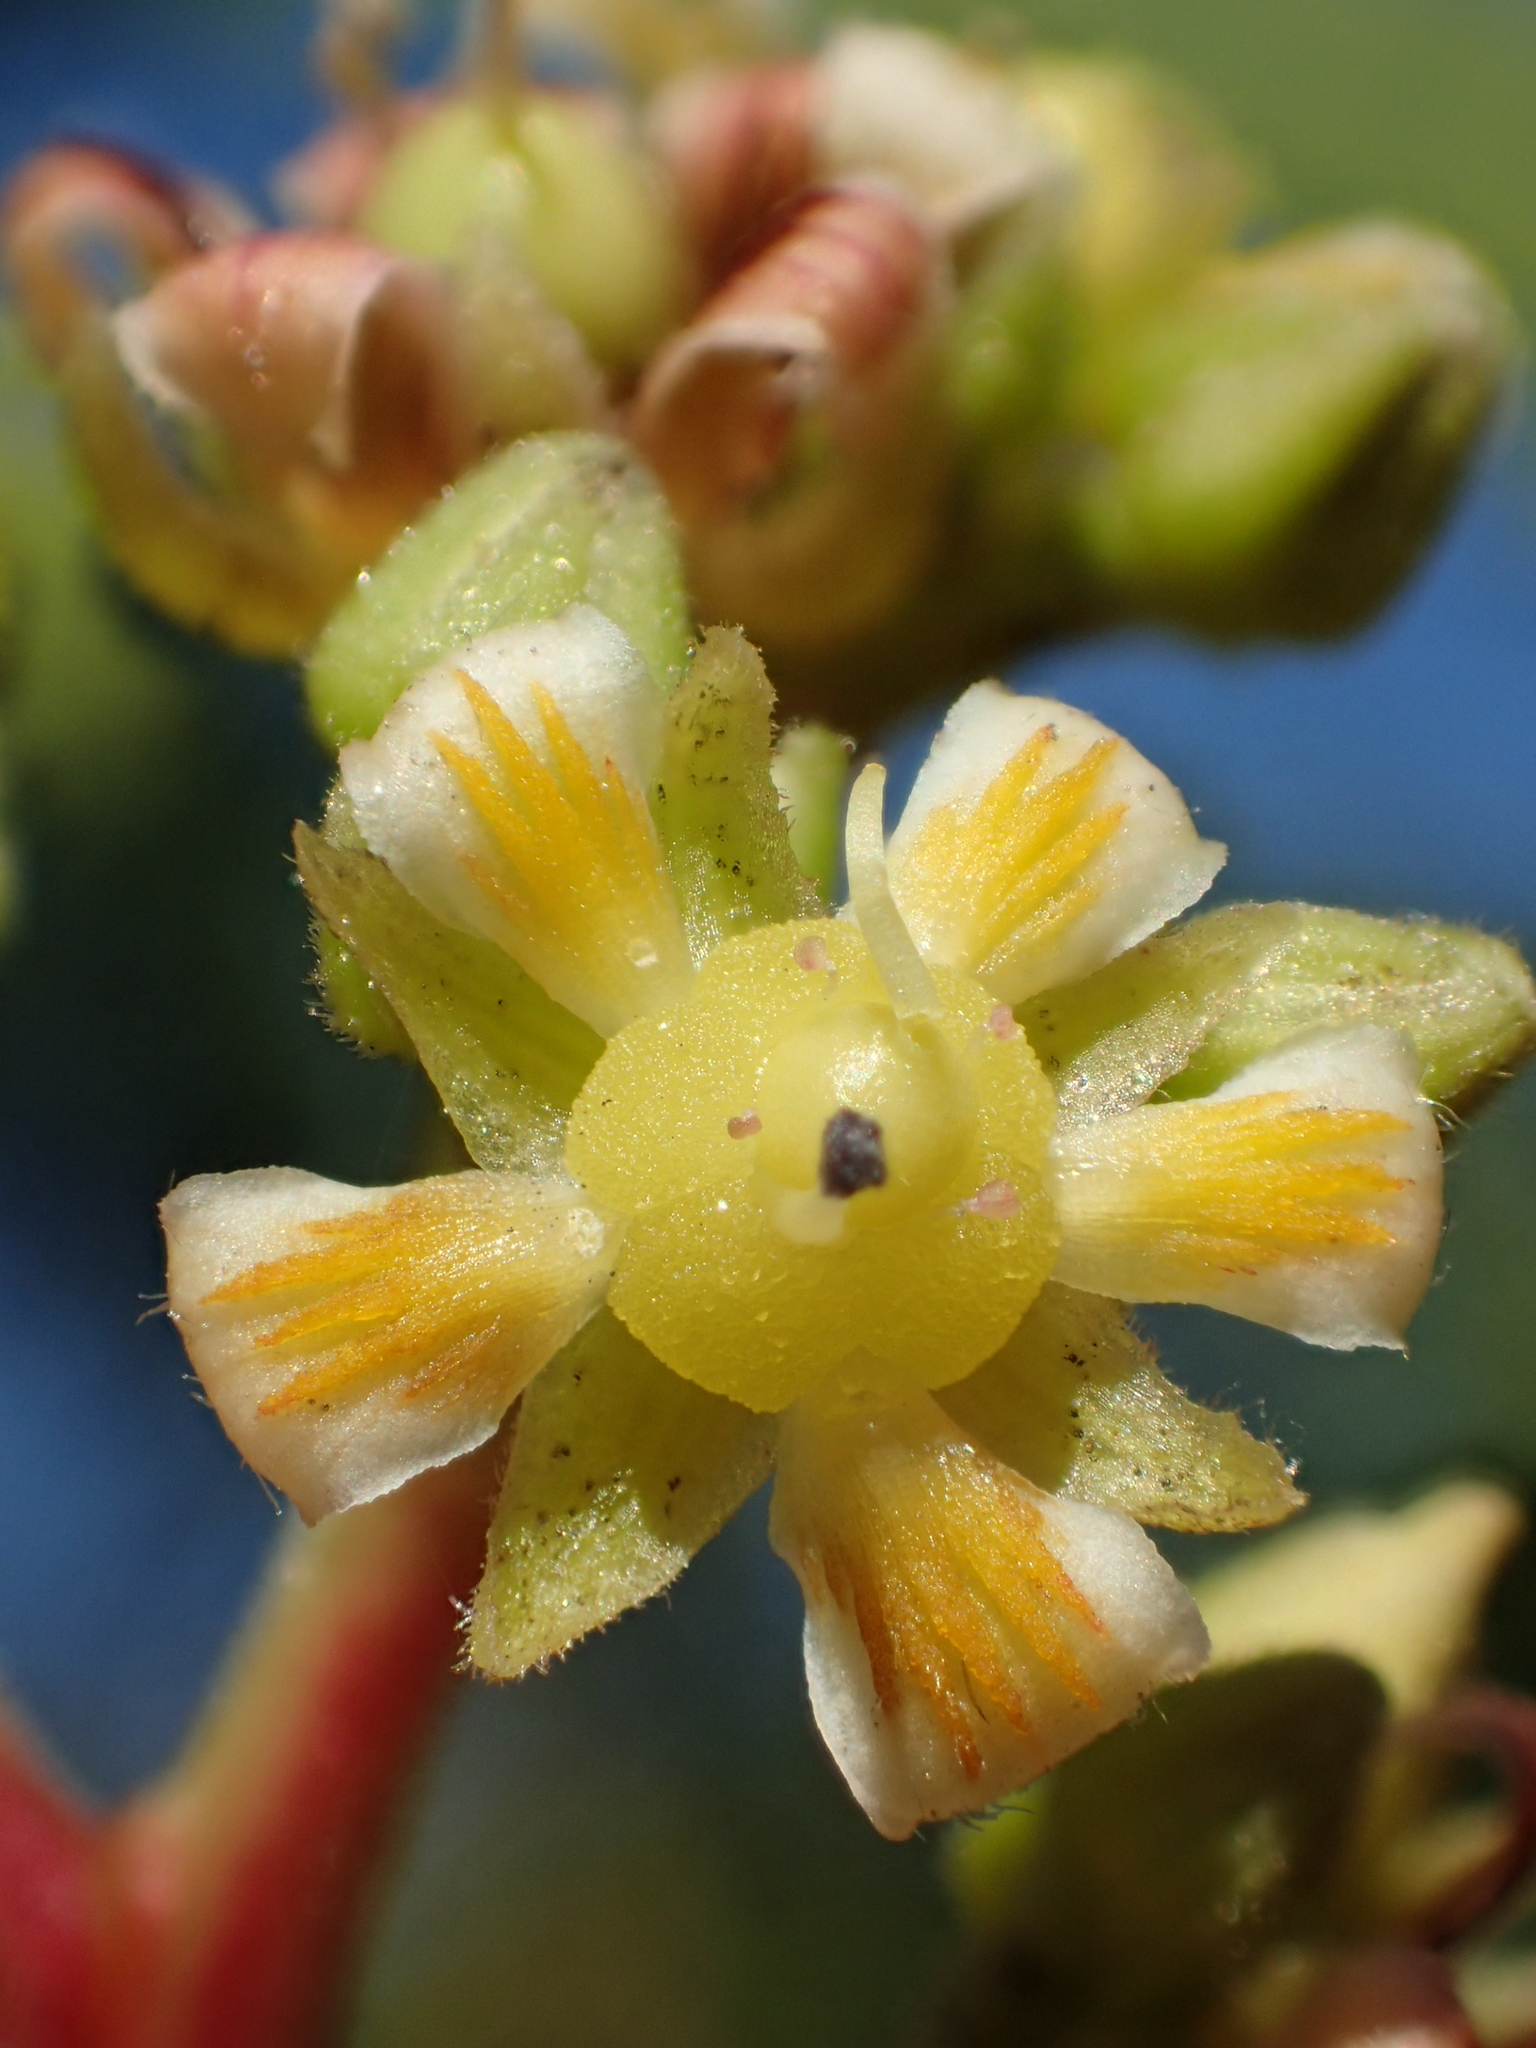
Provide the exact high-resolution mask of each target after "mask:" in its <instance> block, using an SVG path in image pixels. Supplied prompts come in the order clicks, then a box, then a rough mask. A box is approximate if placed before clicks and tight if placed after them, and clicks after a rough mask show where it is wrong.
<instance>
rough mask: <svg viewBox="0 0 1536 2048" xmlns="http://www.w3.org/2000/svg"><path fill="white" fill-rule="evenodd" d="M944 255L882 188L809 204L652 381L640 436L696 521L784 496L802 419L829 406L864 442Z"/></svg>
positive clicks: (641, 406) (660, 364) (659, 359)
mask: <svg viewBox="0 0 1536 2048" xmlns="http://www.w3.org/2000/svg"><path fill="white" fill-rule="evenodd" d="M935 271H936V265H935V256H934V250H933V245H932V242H931V239H930V237H929V235H928V234H927V232H926V230H925V229H924V227H923V225H922V223H921V222H920V221H919V219H918V217H917V215H916V214H915V213H914V212H913V211H912V209H911V208H910V207H908V206H907V205H906V204H905V203H904V202H903V201H902V200H901V199H899V198H898V197H897V196H896V195H895V194H894V193H890V192H886V191H884V190H882V189H880V188H879V187H869V188H851V187H850V188H847V189H844V190H840V191H830V192H819V193H808V194H807V195H806V196H805V198H804V199H803V200H802V201H801V202H800V204H799V205H798V206H797V207H796V209H795V210H794V212H793V213H792V214H791V215H790V216H788V217H787V218H786V220H785V222H784V224H783V226H782V227H781V229H780V231H779V233H778V234H776V235H775V237H774V239H773V240H772V241H771V242H769V243H768V244H767V246H766V247H765V248H763V249H762V250H761V251H760V252H759V254H758V255H757V256H756V257H755V258H754V260H753V261H752V262H750V263H749V264H747V265H746V266H745V268H743V269H741V270H739V271H738V272H737V273H736V275H735V276H734V277H732V278H731V279H730V280H729V281H728V282H727V283H726V284H725V285H724V286H723V287H722V288H721V289H720V291H718V292H717V293H716V294H715V296H714V297H713V298H712V299H710V300H709V301H708V303H707V304H706V305H705V306H704V307H703V308H702V310H701V311H700V312H699V314H698V316H697V317H696V318H695V320H694V321H693V323H692V324H691V325H690V326H689V327H686V328H684V329H683V331H682V332H681V333H680V334H678V335H675V336H674V337H673V339H672V340H671V341H670V342H668V343H667V345H666V346H665V347H664V348H663V349H662V350H661V351H660V352H659V354H658V355H657V356H656V357H655V359H654V360H653V362H652V363H651V366H650V368H649V369H648V370H647V372H646V375H645V378H644V381H643V382H642V384H641V386H640V390H639V393H638V395H637V397H636V400H635V407H634V412H633V414H632V416H631V421H630V427H631V431H632V433H633V435H634V438H635V440H636V441H637V443H638V444H639V446H640V447H641V449H642V450H643V451H644V452H645V454H646V455H647V456H648V458H649V459H650V461H651V462H652V463H653V465H654V466H655V468H656V470H657V473H658V474H659V475H660V477H661V478H662V481H663V482H664V483H665V485H666V487H667V490H668V492H669V494H670V496H671V498H672V501H673V504H674V505H675V506H676V507H677V509H678V511H679V513H680V514H681V516H682V518H683V519H684V521H685V522H686V521H688V520H690V519H696V518H704V517H708V516H710V515H712V514H715V513H718V512H721V511H726V510H730V509H734V508H735V507H736V506H737V505H739V504H741V503H743V502H745V501H747V500H750V499H751V498H752V497H754V496H755V495H756V494H758V493H760V492H761V491H763V490H765V489H766V488H767V487H768V486H769V485H770V484H771V483H773V482H774V481H775V479H776V477H777V475H778V473H779V471H780V469H781V467H782V465H783V462H784V460H785V457H786V454H787V452H788V443H789V439H790V435H791V432H792V429H793V427H794V424H795V422H796V419H797V418H798V417H799V416H800V415H801V414H802V413H803V412H805V411H806V410H807V409H808V408H809V407H810V406H811V405H812V404H817V403H823V404H830V405H833V406H835V407H836V408H837V410H838V411H839V413H840V414H841V415H842V417H843V424H844V425H845V426H848V427H852V428H853V430H854V437H855V438H856V439H857V438H859V436H860V432H861V430H864V429H867V428H868V427H870V426H872V425H873V421H866V420H865V419H864V418H863V417H862V416H863V415H864V414H865V413H867V412H868V411H869V410H870V407H869V405H868V403H867V401H869V400H871V399H873V397H874V396H875V394H876V392H877V390H879V389H881V388H882V386H883V378H882V372H884V371H885V370H886V369H887V368H888V367H889V365H890V363H891V362H892V359H893V358H895V357H897V356H899V355H900V354H901V353H903V352H904V350H905V348H906V347H907V345H908V344H910V342H911V341H912V339H913V338H914V336H915V335H916V333H917V332H918V331H919V330H920V329H921V328H922V327H923V326H924V325H925V324H926V320H927V316H928V314H929V312H930V310H931V308H932V305H933V301H934V296H935V284H936V276H935Z"/></svg>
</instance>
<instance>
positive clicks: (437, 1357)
mask: <svg viewBox="0 0 1536 2048" xmlns="http://www.w3.org/2000/svg"><path fill="white" fill-rule="evenodd" d="M160 1215H161V1221H162V1223H163V1224H164V1227H165V1235H166V1244H167V1253H168V1281H167V1285H168V1289H169V1295H170V1310H171V1317H172V1320H173V1321H174V1322H175V1323H176V1325H177V1327H178V1329H179V1330H180V1332H181V1335H182V1338H183V1340H184V1342H185V1344H186V1347H187V1352H188V1355H189V1357H190V1358H191V1360H192V1363H193V1365H194V1366H195V1367H196V1368H197V1373H198V1376H199V1378H200V1379H201V1380H202V1383H203V1386H204V1388H205V1389H206V1391H207V1394H208V1398H209V1400H210V1401H211V1402H212V1404H213V1407H214V1409H215V1411H216V1412H217V1414H218V1417H219V1420H220V1421H221V1422H222V1423H223V1425H224V1427H225V1429H226V1430H227V1431H228V1433H229V1435H230V1437H231V1438H232V1440H233V1441H234V1443H235V1444H236V1446H237V1447H238V1449H239V1450H240V1451H241V1452H242V1454H243V1455H244V1456H245V1458H246V1459H247V1460H248V1461H249V1462H250V1464H252V1465H253V1466H254V1467H255V1469H256V1470H257V1471H258V1472H259V1473H261V1474H262V1476H263V1477H264V1478H267V1479H270V1480H271V1481H272V1482H273V1484H274V1485H276V1486H280V1487H281V1488H282V1489H283V1491H284V1492H285V1493H286V1494H287V1495H288V1496H289V1497H290V1499H291V1500H292V1501H293V1503H294V1505H295V1506H296V1507H297V1508H298V1509H299V1512H300V1513H301V1514H302V1515H303V1516H304V1517H305V1519H306V1520H308V1521H316V1520H318V1519H319V1518H320V1516H322V1515H325V1514H329V1513H331V1512H332V1511H333V1510H335V1509H339V1508H348V1507H355V1506H356V1505H357V1504H358V1503H359V1502H361V1501H366V1500H373V1499H375V1498H376V1497H377V1496H378V1495H379V1494H382V1493H388V1492H390V1491H392V1490H393V1488H395V1487H397V1486H400V1485H402V1484H403V1483H404V1482H405V1481H406V1480H407V1479H409V1478H411V1477H413V1476H414V1475H415V1474H416V1473H418V1472H423V1471H425V1470H427V1469H428V1467H430V1466H433V1465H443V1464H446V1463H447V1462H448V1461H449V1459H451V1458H457V1457H461V1456H462V1455H463V1454H464V1453H465V1452H466V1451H471V1450H473V1449H474V1448H475V1446H476V1445H477V1444H481V1443H484V1442H485V1441H486V1439H487V1438H488V1437H490V1436H491V1435H493V1434H494V1432H495V1430H496V1428H497V1426H498V1424H499V1423H500V1421H501V1418H502V1416H503V1415H504V1414H505V1413H506V1411H507V1409H508V1408H509V1407H510V1406H511V1404H512V1402H513V1401H514V1400H515V1399H516V1398H517V1396H518V1395H519V1394H520V1393H521V1392H522V1389H523V1388H524V1386H526V1385H527V1383H528V1381H529V1380H530V1379H531V1378H532V1377H533V1375H534V1374H535V1373H536V1372H537V1371H538V1370H539V1368H540V1367H541V1366H542V1365H544V1364H545V1363H546V1362H547V1361H548V1360H549V1359H550V1358H552V1357H553V1356H554V1354H555V1352H557V1351H558V1350H559V1349H560V1347H561V1346H562V1345H563V1344H564V1343H566V1341H567V1340H568V1339H569V1338H570V1337H571V1336H572V1335H573V1334H574V1333H575V1332H576V1331H577V1330H578V1329H579V1328H580V1327H581V1325H582V1324H583V1323H584V1322H585V1321H586V1319H587V1317H588V1316H590V1315H591V1314H592V1312H593V1310H594V1309H596V1308H597V1306H598V1305H599V1303H600V1302H601V1300H602V1298H603V1293H604V1290H605V1289H606V1287H607V1285H608V1279H609V1275H610V1273H611V1271H612V1265H613V1248H614V1245H615V1242H616V1233H617V1226H616V1225H615V1223H614V1220H613V1219H612V1218H611V1217H610V1216H608V1215H606V1214H604V1213H603V1212H602V1211H600V1210H598V1209H596V1208H594V1206H593V1205H592V1204H591V1203H590V1202H588V1201H587V1200H586V1198H585V1197H584V1196H583V1195H582V1194H581V1193H580V1191H579V1190H577V1189H576V1188H573V1187H572V1186H571V1185H570V1184H569V1183H568V1182H564V1181H534V1180H529V1179H527V1178H525V1177H524V1176H523V1175H521V1174H513V1173H479V1172H471V1173H456V1174H445V1175H443V1176H442V1177H440V1178H438V1179H432V1180H422V1181H413V1182H411V1183H410V1184H408V1185H407V1186H404V1187H390V1188H353V1187H344V1186H342V1185H340V1184H339V1183H337V1182H335V1181H328V1180H322V1179H321V1178H320V1177H319V1176H318V1175H316V1174H312V1173H301V1172H299V1171H298V1170H297V1169H294V1168H289V1167H265V1168H258V1169H255V1170H253V1171H249V1172H245V1173H230V1174H200V1175H199V1176H197V1178H195V1179H193V1180H186V1181H183V1182H182V1183H181V1184H180V1186H179V1187H177V1188H175V1189H174V1190H173V1191H172V1192H171V1194H169V1195H168V1196H167V1197H166V1199H165V1201H164V1202H163V1203H162V1204H161V1206H160Z"/></svg>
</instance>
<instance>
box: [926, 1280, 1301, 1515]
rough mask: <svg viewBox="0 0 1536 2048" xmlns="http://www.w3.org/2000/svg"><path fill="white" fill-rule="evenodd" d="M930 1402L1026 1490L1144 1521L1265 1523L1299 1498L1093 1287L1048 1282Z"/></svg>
mask: <svg viewBox="0 0 1536 2048" xmlns="http://www.w3.org/2000/svg"><path fill="white" fill-rule="evenodd" d="M938 1398H939V1400H940V1402H941V1403H942V1404H943V1406H944V1407H945V1408H946V1409H948V1411H949V1413H950V1414H951V1415H952V1416H953V1417H954V1418H955V1420H956V1421H957V1422H958V1423H959V1424H960V1426H961V1428H962V1429H964V1430H965V1431H967V1433H969V1434H971V1435H973V1436H975V1437H976V1438H977V1439H978V1441H979V1442H980V1443H981V1444H982V1445H984V1447H985V1448H986V1449H987V1450H989V1451H991V1452H992V1453H993V1454H994V1455H995V1456H996V1457H999V1458H1001V1459H1002V1460H1003V1462H1004V1463H1005V1464H1007V1465H1011V1466H1012V1467H1013V1468H1014V1470H1015V1471H1016V1472H1019V1473H1022V1474H1023V1476H1024V1477H1025V1478H1026V1479H1029V1480H1032V1481H1033V1482H1034V1484H1035V1485H1036V1486H1041V1487H1044V1488H1045V1489H1046V1490H1047V1491H1048V1492H1051V1493H1059V1494H1065V1495H1067V1496H1068V1498H1070V1499H1072V1500H1081V1501H1088V1502H1090V1503H1091V1504H1092V1505H1094V1506H1095V1507H1106V1508H1118V1509H1119V1510H1120V1511H1121V1513H1122V1514H1127V1515H1131V1516H1133V1517H1134V1518H1135V1519H1136V1520H1137V1521H1138V1522H1144V1523H1147V1524H1148V1525H1150V1526H1151V1527H1153V1528H1158V1529H1185V1530H1191V1531H1194V1532H1197V1533H1201V1534H1214V1533H1228V1532H1232V1531H1236V1530H1240V1529H1262V1528H1267V1527H1269V1526H1270V1525H1271V1524H1273V1523H1275V1522H1282V1521H1284V1520H1285V1518H1286V1517H1287V1516H1288V1515H1293V1514H1294V1513H1295V1512H1296V1510H1297V1509H1298V1508H1300V1507H1302V1506H1304V1505H1305V1501H1306V1496H1305V1495H1304V1494H1302V1493H1299V1492H1298V1491H1297V1489H1296V1486H1295V1484H1294V1482H1293V1480H1292V1478H1291V1474H1290V1471H1289V1469H1288V1468H1287V1466H1286V1463H1285V1460H1284V1459H1283V1458H1282V1457H1281V1456H1280V1453H1279V1452H1278V1451H1277V1450H1276V1449H1275V1448H1274V1446H1273V1445H1272V1444H1264V1443H1259V1442H1258V1441H1257V1440H1256V1439H1255V1438H1253V1437H1251V1436H1250V1435H1249V1434H1248V1432H1247V1431H1246V1430H1245V1429H1244V1428H1243V1426H1242V1424H1241V1423H1240V1422H1239V1421H1238V1419H1237V1417H1236V1416H1235V1415H1230V1414H1227V1413H1226V1412H1225V1411H1223V1410H1220V1409H1212V1408H1202V1407H1201V1406H1200V1404H1199V1403H1198V1402H1197V1401H1191V1400H1190V1399H1189V1397H1188V1396H1187V1395H1186V1394H1182V1393H1180V1391H1179V1389H1178V1388H1177V1387H1176V1386H1174V1384H1173V1383H1172V1381H1171V1380H1168V1379H1165V1378H1164V1376H1163V1374H1162V1373H1161V1372H1160V1371H1159V1369H1158V1365H1157V1360H1156V1357H1155V1355H1154V1354H1153V1351H1152V1349H1151V1347H1150V1345H1148V1344H1147V1343H1146V1342H1144V1340H1143V1339H1142V1338H1141V1337H1139V1336H1138V1335H1137V1333H1136V1331H1135V1330H1134V1329H1133V1328H1132V1327H1131V1324H1130V1322H1129V1321H1128V1319H1127V1316H1126V1312H1125V1310H1124V1309H1123V1308H1122V1307H1121V1306H1120V1304H1119V1303H1118V1302H1114V1301H1108V1300H1106V1299H1105V1298H1104V1297H1103V1296H1102V1295H1096V1294H1082V1293H1079V1292H1078V1290H1077V1289H1076V1288H1072V1287H1061V1286H1058V1285H1056V1284H1055V1283H1054V1282H1052V1283H1050V1284H1048V1285H1047V1286H1046V1287H1045V1289H1044V1290H1043V1292H1042V1293H1041V1295H1040V1298H1039V1299H1038V1300H1037V1301H1036V1303H1035V1305H1034V1307H1033V1308H1032V1309H1031V1310H1030V1311H1029V1313H1028V1314H1027V1315H1026V1316H1025V1318H1024V1320H1023V1322H1022V1323H1020V1325H1019V1327H1018V1329H1017V1330H1015V1331H1014V1333H1013V1335H1012V1336H1011V1337H1010V1338H1009V1340H1008V1342H1007V1343H1006V1344H1005V1345H1004V1346H1003V1348H1002V1350H1001V1351H999V1352H998V1353H997V1355H996V1357H994V1358H991V1359H989V1360H988V1361H987V1363H986V1364H985V1365H984V1366H982V1367H981V1368H980V1369H979V1370H978V1371H976V1372H974V1373H972V1374H971V1375H970V1377H969V1378H968V1379H964V1380H961V1381H960V1382H959V1383H958V1384H957V1385H955V1386H951V1387H946V1388H945V1389H944V1390H943V1392H942V1393H941V1394H940V1395H939V1397H938Z"/></svg>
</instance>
